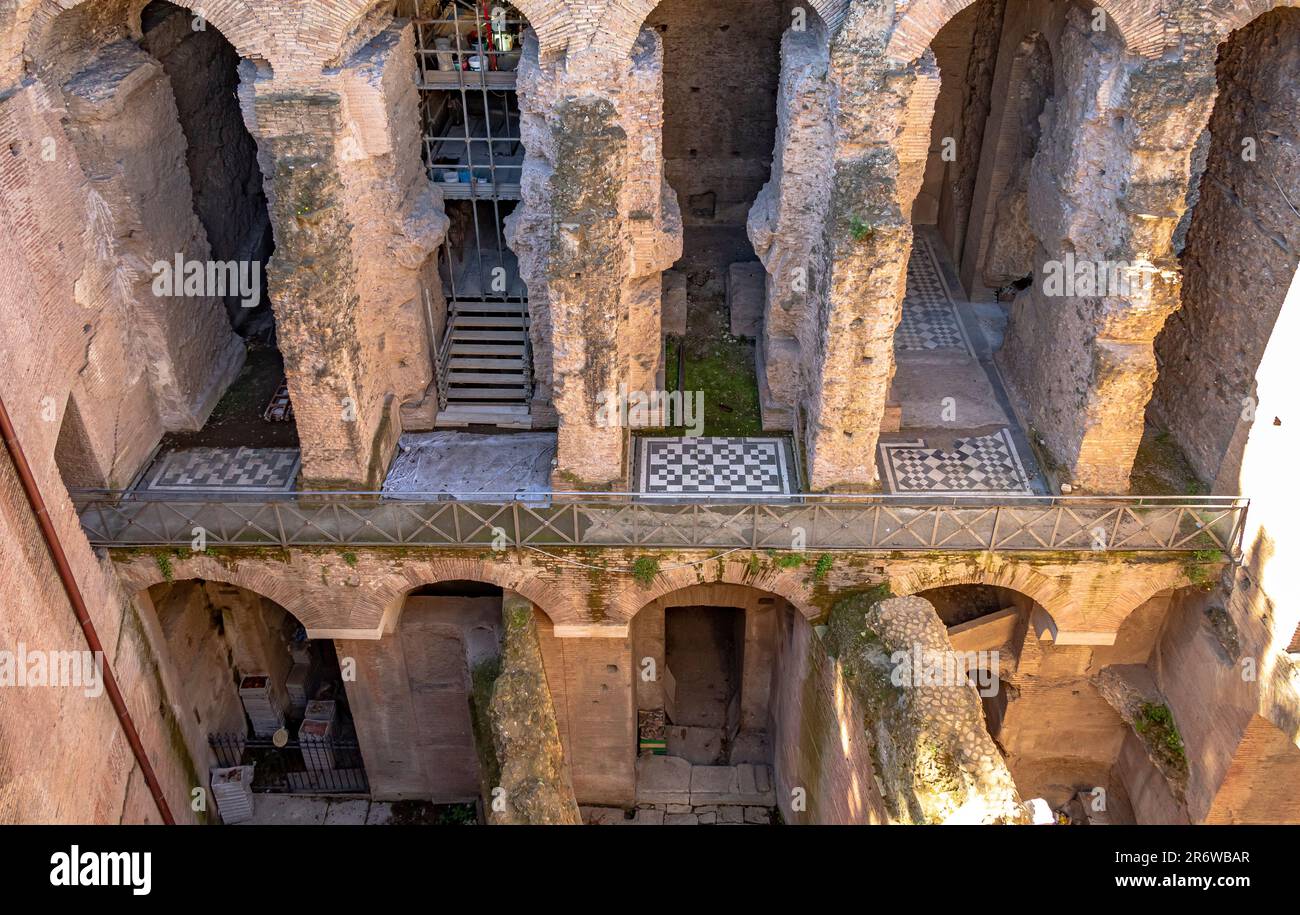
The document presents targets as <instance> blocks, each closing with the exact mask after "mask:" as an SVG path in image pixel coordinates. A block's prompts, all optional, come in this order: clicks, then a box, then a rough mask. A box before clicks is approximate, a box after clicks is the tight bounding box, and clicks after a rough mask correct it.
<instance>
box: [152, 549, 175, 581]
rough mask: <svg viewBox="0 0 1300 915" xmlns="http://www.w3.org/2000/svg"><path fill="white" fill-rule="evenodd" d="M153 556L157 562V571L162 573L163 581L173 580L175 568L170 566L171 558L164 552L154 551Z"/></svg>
mask: <svg viewBox="0 0 1300 915" xmlns="http://www.w3.org/2000/svg"><path fill="white" fill-rule="evenodd" d="M153 558H154V561H155V562H156V563H158V571H159V572H161V573H162V577H163V581H166V582H172V581H175V580H176V570H175V569H173V568H172V558H171V557H170V556H168V555H167V554H166V553H155V554H154V557H153Z"/></svg>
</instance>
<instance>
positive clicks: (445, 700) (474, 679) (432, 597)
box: [338, 580, 502, 820]
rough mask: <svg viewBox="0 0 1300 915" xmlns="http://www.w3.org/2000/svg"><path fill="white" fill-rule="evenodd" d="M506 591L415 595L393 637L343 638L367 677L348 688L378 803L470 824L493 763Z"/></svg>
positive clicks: (457, 588) (473, 587)
mask: <svg viewBox="0 0 1300 915" xmlns="http://www.w3.org/2000/svg"><path fill="white" fill-rule="evenodd" d="M501 608H502V590H501V588H499V587H497V586H495V585H491V584H487V583H484V582H479V581H469V580H454V581H442V582H438V583H437V584H430V585H424V586H420V587H416V588H413V589H411V590H410V591H408V592H407V594H406V596H405V597H404V598H403V599H402V607H401V611H400V615H399V617H398V620H397V623H396V625H395V627H394V629H393V631H392V632H390V633H387V634H385V635H384V636H383V637H382V638H380V639H376V640H341V641H340V642H339V643H338V644H339V650H340V651H342V652H344V653H346V654H347V655H349V656H351V657H354V658H355V659H356V663H357V665H358V668H359V669H362V670H365V671H367V672H368V674H367V676H365V677H362V678H359V680H358V682H357V683H356V684H355V685H353V686H352V687H351V697H352V703H353V706H354V708H356V709H357V731H358V736H359V739H360V741H361V745H362V746H363V747H365V749H366V756H367V759H369V760H371V764H370V768H369V778H370V783H371V787H372V795H373V796H374V797H375V799H377V800H384V801H423V802H427V803H432V804H433V805H435V809H437V808H442V807H447V808H452V807H454V808H455V809H454V810H450V809H448V810H442V811H440V812H439V815H440V816H445V817H450V819H453V820H462V819H473V818H474V817H475V816H476V810H477V805H478V803H479V800H480V798H481V797H482V796H483V794H484V792H485V791H489V790H490V789H491V788H492V787H493V786H494V785H495V784H496V782H495V781H494V779H495V777H496V773H495V772H494V768H495V765H496V762H495V758H494V755H493V750H492V738H491V734H490V731H489V728H488V723H487V705H488V700H489V699H490V696H491V689H492V685H493V683H494V682H495V680H496V676H497V672H498V670H499V663H500V638H501V631H502V630H501V625H502V620H501V613H502V609H501Z"/></svg>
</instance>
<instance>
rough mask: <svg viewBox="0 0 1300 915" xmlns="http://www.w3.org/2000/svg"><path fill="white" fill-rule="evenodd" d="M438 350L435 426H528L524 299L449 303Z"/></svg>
mask: <svg viewBox="0 0 1300 915" xmlns="http://www.w3.org/2000/svg"><path fill="white" fill-rule="evenodd" d="M439 355H440V358H439V379H438V381H439V384H438V392H439V395H438V396H439V400H440V403H439V411H438V417H437V420H436V425H437V426H438V427H439V428H454V427H458V426H468V425H488V426H498V427H501V428H507V429H530V428H532V420H531V417H530V415H529V401H530V400H531V399H532V359H531V349H530V346H529V341H528V305H527V303H525V302H503V301H490V300H484V299H480V300H472V301H464V300H458V301H456V302H453V303H449V305H448V312H447V329H446V333H445V335H444V339H443V346H442V351H441V353H440V354H439Z"/></svg>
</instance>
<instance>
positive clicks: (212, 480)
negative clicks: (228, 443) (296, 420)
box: [140, 448, 301, 492]
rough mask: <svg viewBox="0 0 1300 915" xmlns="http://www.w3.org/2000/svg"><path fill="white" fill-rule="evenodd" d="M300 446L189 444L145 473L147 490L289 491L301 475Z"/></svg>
mask: <svg viewBox="0 0 1300 915" xmlns="http://www.w3.org/2000/svg"><path fill="white" fill-rule="evenodd" d="M300 460H301V458H300V455H299V453H298V449H297V448H186V449H183V450H180V451H169V452H167V453H166V454H164V455H162V456H161V457H159V458H158V460H156V461H155V462H154V464H153V466H152V467H150V468H149V471H148V472H147V473H146V474H145V478H144V481H143V482H142V483H141V484H140V489H141V490H143V491H145V492H186V491H198V492H205V491H206V492H211V491H220V490H227V489H235V490H239V491H241V492H288V491H289V490H291V489H293V484H294V481H295V479H297V476H298V464H299V462H300Z"/></svg>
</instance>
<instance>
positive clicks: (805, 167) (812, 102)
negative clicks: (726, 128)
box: [746, 27, 832, 430]
mask: <svg viewBox="0 0 1300 915" xmlns="http://www.w3.org/2000/svg"><path fill="white" fill-rule="evenodd" d="M829 69H830V44H829V38H828V36H827V34H826V31H825V29H824V28H820V27H818V28H810V29H807V30H804V31H798V32H797V31H795V30H794V29H790V30H788V31H787V32H786V33H785V35H784V37H783V38H782V40H781V77H780V83H779V85H778V88H777V105H776V117H777V122H776V145H775V148H774V149H773V154H772V177H771V180H769V181H768V182H767V183H766V184H765V185H763V188H762V190H760V191H759V193H758V196H757V197H756V198H755V200H754V206H753V207H752V208H751V209H750V211H749V219H748V221H747V224H746V230H747V233H748V235H749V240H750V242H751V243H752V244H753V245H754V251H755V252H756V253H757V254H758V257H759V259H760V260H761V261H762V262H763V267H764V269H766V271H767V295H766V298H765V301H764V305H763V332H762V335H761V336H760V337H759V341H758V350H757V357H758V365H757V368H758V390H759V400H760V404H761V407H762V411H763V428H764V429H773V430H776V429H793V428H794V413H795V408H796V406H797V405H798V404H799V403H800V401H801V400H802V397H803V391H804V390H806V389H807V380H806V379H805V378H804V377H803V375H804V365H805V360H804V354H805V353H806V354H809V355H811V354H812V353H813V352H814V348H813V347H814V343H815V340H816V337H815V335H814V334H813V333H812V331H813V330H814V328H815V325H814V321H813V310H812V308H811V305H812V299H811V296H810V293H809V286H810V282H809V281H810V277H809V271H810V268H811V266H812V249H813V245H814V242H815V240H816V237H817V235H818V234H819V230H820V227H821V225H822V223H823V221H824V220H825V218H826V209H827V206H828V205H829V202H830V187H829V185H830V177H831V142H832V140H831V121H830V117H831V116H830V81H829V79H828V71H829Z"/></svg>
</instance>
